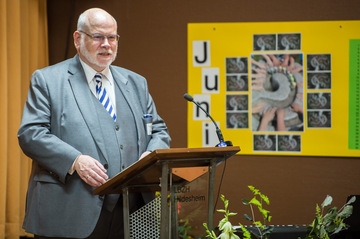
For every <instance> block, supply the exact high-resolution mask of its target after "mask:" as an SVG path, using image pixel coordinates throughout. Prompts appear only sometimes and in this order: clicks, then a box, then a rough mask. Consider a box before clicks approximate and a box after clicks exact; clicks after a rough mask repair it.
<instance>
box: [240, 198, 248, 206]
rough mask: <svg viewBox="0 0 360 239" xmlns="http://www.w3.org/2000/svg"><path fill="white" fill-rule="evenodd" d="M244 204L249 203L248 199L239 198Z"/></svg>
mask: <svg viewBox="0 0 360 239" xmlns="http://www.w3.org/2000/svg"><path fill="white" fill-rule="evenodd" d="M241 201H242V203H243V204H244V205H249V203H250V201H249V200H248V199H243V200H241Z"/></svg>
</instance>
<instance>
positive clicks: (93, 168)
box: [74, 155, 109, 187]
mask: <svg viewBox="0 0 360 239" xmlns="http://www.w3.org/2000/svg"><path fill="white" fill-rule="evenodd" d="M74 169H75V170H76V172H77V173H78V175H79V176H80V178H81V179H82V180H84V182H85V183H87V184H89V185H90V186H93V187H98V186H101V185H102V184H104V183H106V180H107V179H108V178H109V177H108V176H107V174H106V169H105V168H104V166H103V165H102V164H101V163H100V162H99V161H97V160H96V159H94V158H92V157H90V156H88V155H80V156H79V157H78V158H77V159H76V161H75V164H74Z"/></svg>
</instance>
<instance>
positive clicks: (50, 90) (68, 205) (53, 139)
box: [18, 8, 170, 238]
mask: <svg viewBox="0 0 360 239" xmlns="http://www.w3.org/2000/svg"><path fill="white" fill-rule="evenodd" d="M73 37H74V44H75V47H76V49H77V52H78V54H77V55H76V56H75V57H74V58H72V59H68V60H66V61H63V62H60V63H58V64H56V65H53V66H49V67H46V68H44V69H40V70H37V71H35V72H34V74H33V76H32V78H31V85H30V88H29V93H28V97H27V100H26V103H25V107H24V112H23V117H22V122H21V126H20V129H19V132H18V138H19V144H20V146H21V148H22V150H23V152H24V153H25V154H26V155H27V156H29V157H30V158H31V159H32V162H33V164H32V171H31V176H30V179H29V186H28V193H27V200H26V213H25V219H24V224H23V227H24V228H25V230H26V231H27V232H30V233H33V234H35V238H122V237H123V236H122V233H123V232H122V230H123V226H122V217H123V216H122V200H121V196H119V195H109V196H108V195H107V196H98V195H94V194H93V190H94V188H95V187H98V186H100V185H102V184H104V183H105V182H106V180H107V179H108V178H111V177H113V176H115V175H116V174H117V173H119V172H121V171H122V170H124V169H126V168H127V167H128V166H129V165H131V164H133V163H134V162H136V161H137V160H138V159H139V158H142V157H144V156H146V155H147V154H148V153H149V152H151V151H153V150H156V149H159V148H169V145H170V136H169V134H168V130H167V127H166V125H165V123H164V121H163V120H162V119H161V118H160V116H159V115H158V114H157V111H156V107H155V104H154V102H153V100H152V98H151V96H150V94H149V92H148V87H147V82H146V79H145V78H144V77H142V76H140V75H138V74H136V73H134V72H132V71H129V70H126V69H124V68H120V67H116V66H112V65H110V64H111V63H112V62H113V61H114V60H115V57H116V53H117V47H118V40H119V35H117V23H116V21H115V19H114V18H113V17H112V16H111V15H110V14H109V13H107V12H106V11H104V10H102V9H98V8H93V9H89V10H87V11H85V12H84V13H82V14H81V15H80V17H79V20H78V26H77V30H76V31H75V32H74V34H73ZM105 91H106V92H105ZM104 98H105V100H104ZM102 100H104V101H102ZM110 111H111V112H110ZM141 196H142V195H141V194H134V195H131V196H130V200H129V201H130V203H133V205H131V204H130V208H133V209H135V208H137V207H138V206H139V205H138V204H139V203H140V204H141V203H143V202H144V199H143V197H141Z"/></svg>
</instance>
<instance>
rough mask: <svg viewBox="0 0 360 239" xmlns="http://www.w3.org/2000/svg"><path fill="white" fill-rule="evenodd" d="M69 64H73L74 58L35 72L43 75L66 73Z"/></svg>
mask: <svg viewBox="0 0 360 239" xmlns="http://www.w3.org/2000/svg"><path fill="white" fill-rule="evenodd" d="M70 64H74V58H70V59H67V60H64V61H61V62H58V63H56V64H53V65H50V66H47V67H44V68H42V69H38V70H37V71H41V72H43V73H44V74H46V73H51V74H54V73H55V72H58V71H64V72H67V70H68V69H69V65H70Z"/></svg>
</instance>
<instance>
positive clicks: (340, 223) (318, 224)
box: [305, 195, 356, 239]
mask: <svg viewBox="0 0 360 239" xmlns="http://www.w3.org/2000/svg"><path fill="white" fill-rule="evenodd" d="M332 200H333V198H332V197H331V196H329V195H327V196H326V198H325V200H324V202H323V203H322V204H321V208H320V207H319V205H318V204H316V216H315V219H314V221H313V222H312V224H311V225H310V226H309V227H308V229H307V236H306V237H305V239H329V238H330V236H331V235H334V234H336V233H339V232H340V231H342V230H346V229H347V228H348V227H347V225H346V224H345V223H344V219H345V218H348V217H349V216H350V215H351V214H352V211H353V206H352V205H350V204H352V203H354V202H355V200H356V197H355V196H353V197H352V198H351V199H350V200H349V201H348V202H347V203H346V204H345V205H344V206H343V207H342V208H341V209H340V210H338V209H337V207H331V208H329V209H328V210H327V211H326V214H325V215H324V210H325V207H328V206H330V205H331V203H332Z"/></svg>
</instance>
